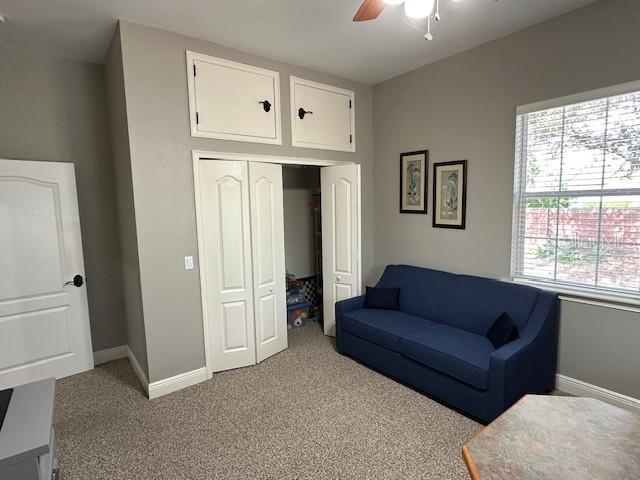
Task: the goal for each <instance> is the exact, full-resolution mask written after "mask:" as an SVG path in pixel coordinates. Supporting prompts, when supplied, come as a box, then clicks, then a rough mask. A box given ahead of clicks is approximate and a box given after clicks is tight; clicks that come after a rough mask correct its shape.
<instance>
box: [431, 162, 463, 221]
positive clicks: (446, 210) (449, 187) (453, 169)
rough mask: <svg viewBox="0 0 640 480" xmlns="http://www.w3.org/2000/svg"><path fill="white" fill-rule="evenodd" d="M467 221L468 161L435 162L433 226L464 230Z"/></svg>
mask: <svg viewBox="0 0 640 480" xmlns="http://www.w3.org/2000/svg"><path fill="white" fill-rule="evenodd" d="M466 221H467V161H466V160H455V161H453V162H440V163H434V164H433V226H434V227H435V228H457V229H461V230H464V229H465V228H466Z"/></svg>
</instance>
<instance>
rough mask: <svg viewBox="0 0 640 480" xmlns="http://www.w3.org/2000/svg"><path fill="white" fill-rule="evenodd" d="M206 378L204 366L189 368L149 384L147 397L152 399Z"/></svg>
mask: <svg viewBox="0 0 640 480" xmlns="http://www.w3.org/2000/svg"><path fill="white" fill-rule="evenodd" d="M205 380H207V369H206V367H202V368H198V369H196V370H191V371H190V372H185V373H180V374H178V375H175V376H173V377H169V378H164V379H162V380H158V381H157V382H152V383H150V384H149V388H148V392H149V399H154V398H158V397H161V396H162V395H166V394H168V393H172V392H175V391H177V390H182V389H183V388H187V387H190V386H192V385H195V384H197V383H200V382H204V381H205Z"/></svg>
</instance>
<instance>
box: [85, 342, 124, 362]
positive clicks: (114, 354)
mask: <svg viewBox="0 0 640 480" xmlns="http://www.w3.org/2000/svg"><path fill="white" fill-rule="evenodd" d="M128 349H129V347H128V346H127V345H118V346H117V347H111V348H105V349H103V350H96V351H95V352H93V365H94V366H97V365H102V364H103V363H107V362H111V361H113V360H120V359H121V358H127V356H128Z"/></svg>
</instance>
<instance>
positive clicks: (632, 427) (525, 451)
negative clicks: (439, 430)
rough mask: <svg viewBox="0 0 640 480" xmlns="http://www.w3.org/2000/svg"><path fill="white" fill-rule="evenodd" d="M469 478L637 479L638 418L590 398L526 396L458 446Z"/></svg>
mask: <svg viewBox="0 0 640 480" xmlns="http://www.w3.org/2000/svg"><path fill="white" fill-rule="evenodd" d="M463 456H464V457H465V461H466V462H467V466H468V467H469V473H470V475H471V477H472V478H473V479H477V478H479V479H481V480H541V479H545V480H547V479H554V480H556V479H557V480H573V479H580V480H583V479H593V480H597V479H605V480H637V479H640V416H638V415H635V414H634V413H631V412H629V411H627V410H623V409H621V408H618V407H614V406H611V405H608V404H606V403H604V402H601V401H599V400H594V399H591V398H575V397H559V396H547V395H526V396H525V397H523V398H522V399H521V400H520V401H518V402H517V403H516V404H515V405H514V406H512V407H511V408H510V409H509V410H508V411H507V412H505V413H504V414H503V415H502V416H500V417H498V418H497V419H496V420H494V421H493V423H491V424H490V425H489V426H487V427H486V428H485V429H484V430H482V431H481V432H480V433H479V434H478V435H476V436H475V437H474V438H473V439H472V440H471V441H470V442H469V443H467V444H466V445H465V446H464V447H463Z"/></svg>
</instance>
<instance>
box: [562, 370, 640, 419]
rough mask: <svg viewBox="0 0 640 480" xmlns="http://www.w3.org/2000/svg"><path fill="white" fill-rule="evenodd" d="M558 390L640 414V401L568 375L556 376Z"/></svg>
mask: <svg viewBox="0 0 640 480" xmlns="http://www.w3.org/2000/svg"><path fill="white" fill-rule="evenodd" d="M556 388H557V389H558V390H560V391H561V392H565V393H569V394H571V395H575V396H578V397H591V398H596V399H598V400H602V401H603V402H607V403H610V404H611V405H615V406H616V407H621V408H624V409H626V410H630V411H632V412H635V413H638V414H640V400H639V399H637V398H633V397H629V396H628V395H624V394H622V393H618V392H614V391H612V390H607V389H606V388H602V387H599V386H597V385H593V384H591V383H587V382H583V381H582V380H577V379H575V378H571V377H567V376H566V375H561V374H557V375H556Z"/></svg>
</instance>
